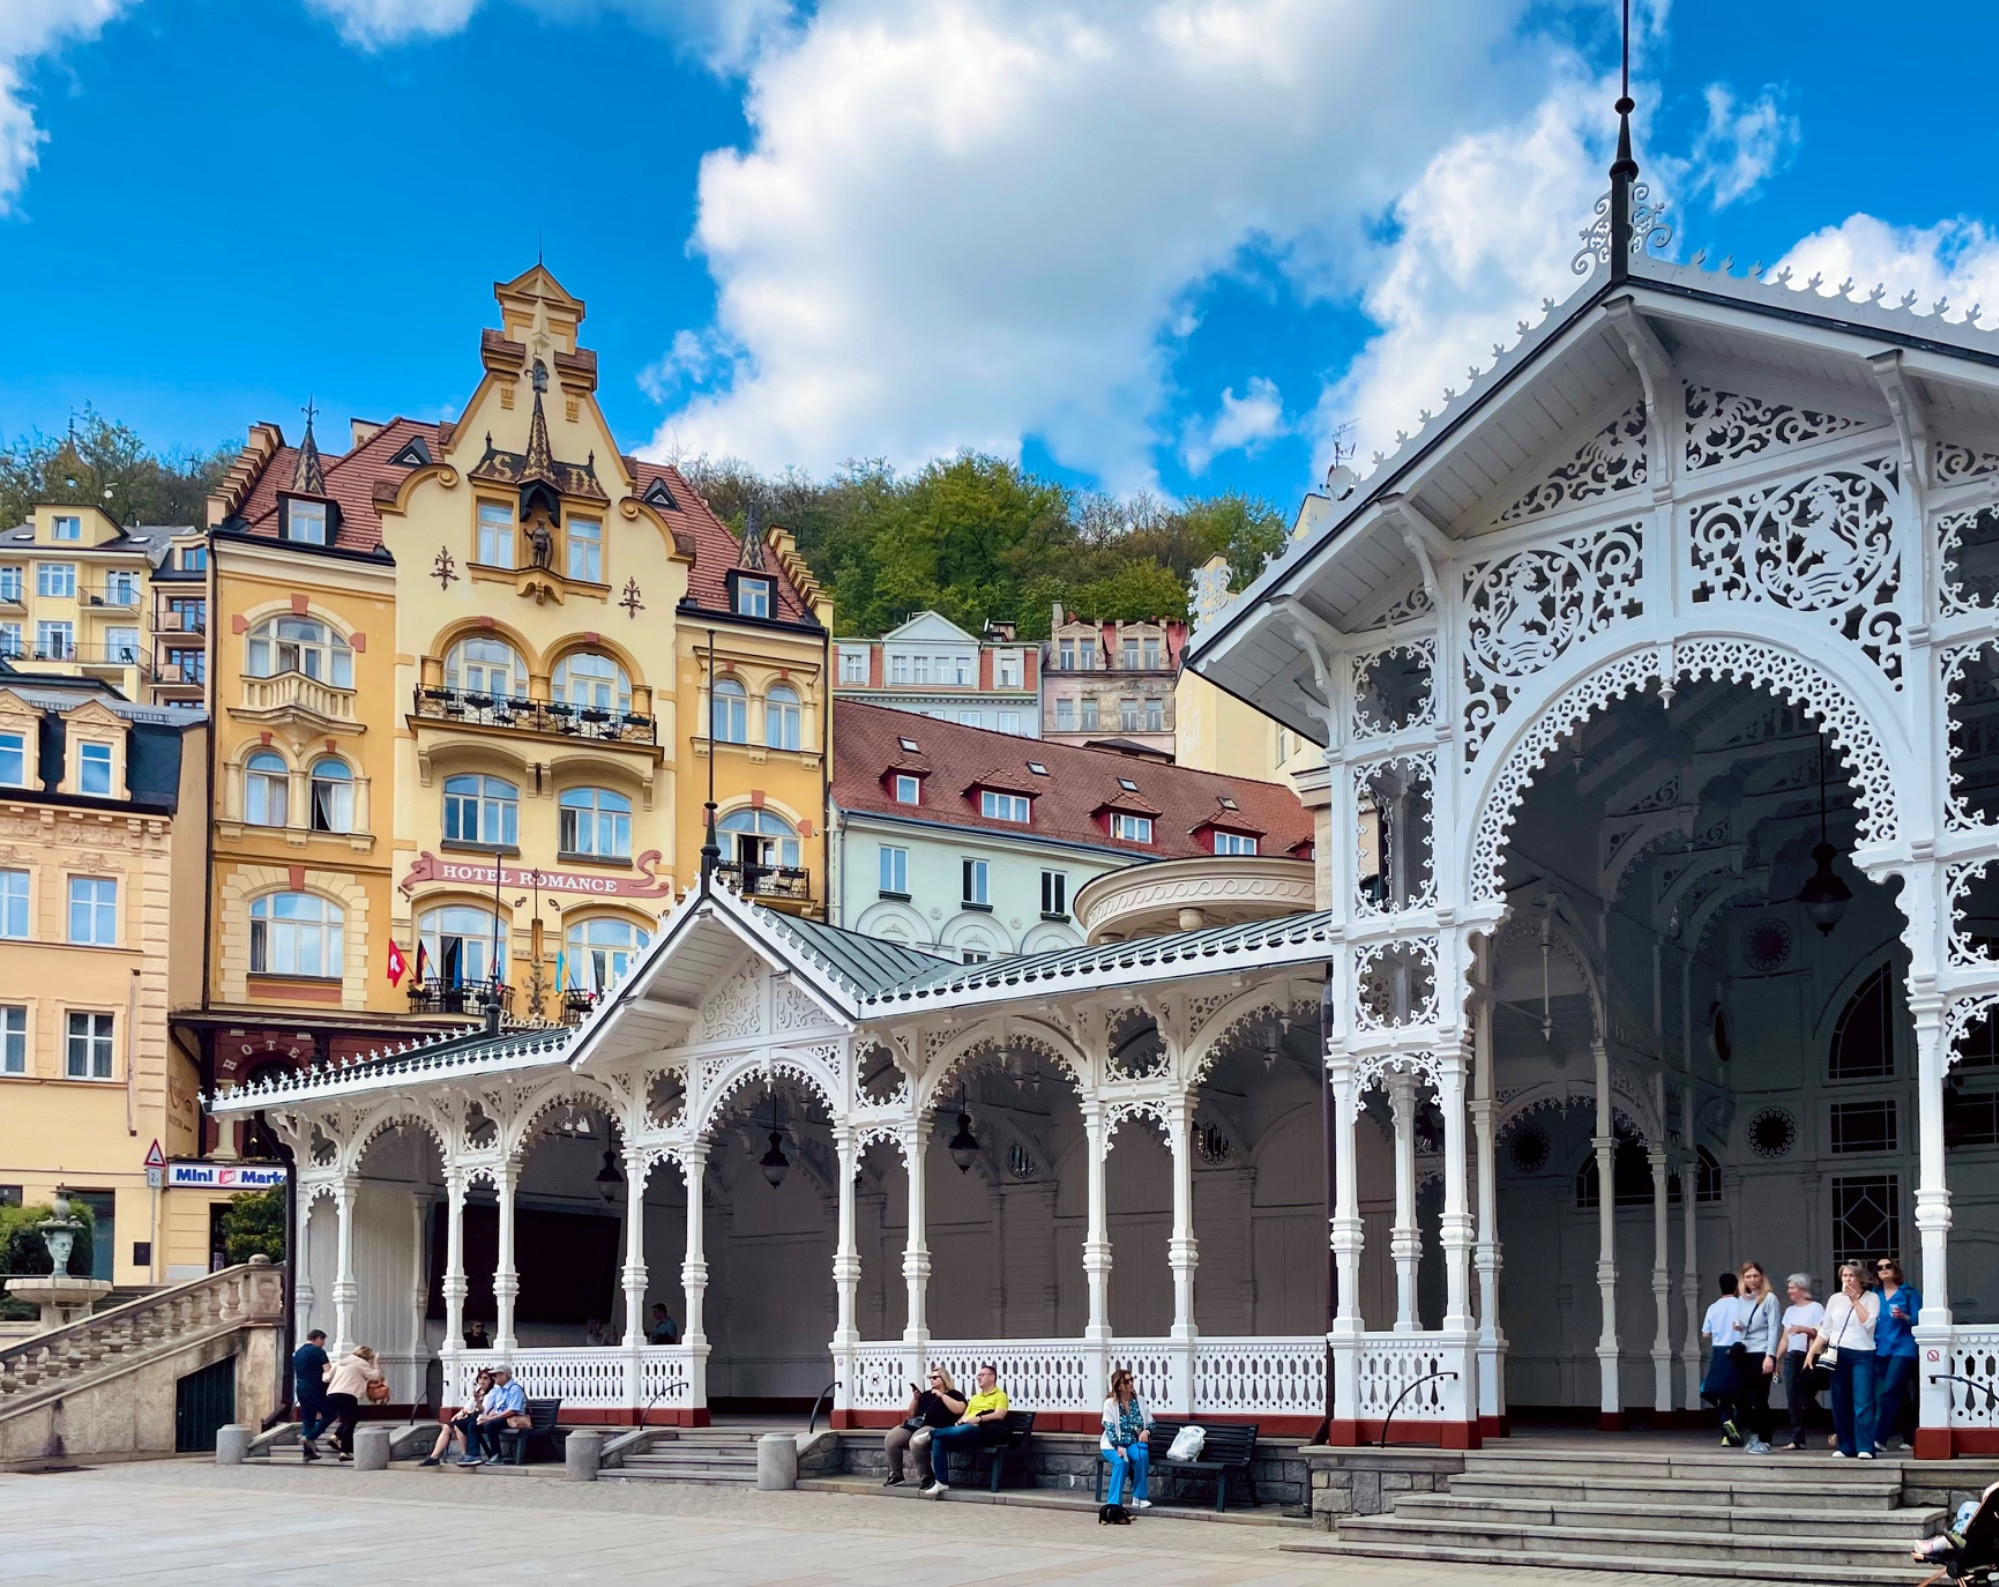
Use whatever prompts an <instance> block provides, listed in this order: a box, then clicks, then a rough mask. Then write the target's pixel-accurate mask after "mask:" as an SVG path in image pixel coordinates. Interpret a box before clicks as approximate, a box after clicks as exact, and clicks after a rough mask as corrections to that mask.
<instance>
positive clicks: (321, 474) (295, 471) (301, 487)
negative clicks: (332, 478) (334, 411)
mask: <svg viewBox="0 0 1999 1587" xmlns="http://www.w3.org/2000/svg"><path fill="white" fill-rule="evenodd" d="M299 412H300V413H302V414H304V415H305V435H304V436H303V437H302V438H301V439H300V441H299V444H298V461H297V462H296V463H294V464H293V465H292V489H293V490H295V491H297V492H298V493H299V494H300V495H301V496H324V495H325V494H326V470H325V467H324V465H323V464H322V463H321V462H320V460H319V443H318V442H317V441H315V440H314V439H313V438H312V421H313V420H314V419H315V418H317V417H318V416H319V405H318V404H317V403H316V402H314V401H313V399H312V398H310V397H307V398H306V399H305V406H304V407H302V408H300V409H299Z"/></svg>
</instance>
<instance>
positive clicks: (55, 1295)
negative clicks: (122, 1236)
mask: <svg viewBox="0 0 1999 1587" xmlns="http://www.w3.org/2000/svg"><path fill="white" fill-rule="evenodd" d="M39 1227H40V1229H41V1231H42V1243H43V1244H44V1245H46V1246H47V1247H48V1248H49V1272H48V1274H47V1276H46V1277H35V1278H10V1279H9V1280H8V1281H7V1293H8V1294H10V1295H12V1296H14V1297H15V1298H16V1299H17V1300H24V1301H26V1302H28V1304H29V1305H31V1306H39V1307H40V1308H41V1309H42V1330H43V1332H47V1331H48V1330H49V1329H51V1328H61V1327H64V1326H66V1325H68V1324H70V1323H73V1322H75V1321H77V1320H78V1319H79V1318H83V1317H88V1316H89V1315H90V1309H91V1307H93V1306H95V1305H96V1304H97V1303H98V1302H99V1301H100V1300H102V1299H103V1298H104V1297H105V1296H106V1295H108V1294H110V1293H111V1286H110V1284H108V1283H106V1282H105V1281H104V1280H103V1279H101V1278H77V1277H74V1276H72V1275H71V1273H70V1270H69V1258H70V1253H71V1252H72V1251H73V1250H75V1249H76V1237H77V1235H78V1234H80V1233H82V1231H83V1225H82V1224H81V1223H79V1222H77V1220H76V1219H75V1218H73V1217H71V1216H70V1206H69V1192H68V1191H66V1190H57V1191H56V1196H55V1202H54V1205H53V1208H52V1216H50V1217H47V1218H44V1219H43V1220H42V1221H41V1224H40V1225H39Z"/></svg>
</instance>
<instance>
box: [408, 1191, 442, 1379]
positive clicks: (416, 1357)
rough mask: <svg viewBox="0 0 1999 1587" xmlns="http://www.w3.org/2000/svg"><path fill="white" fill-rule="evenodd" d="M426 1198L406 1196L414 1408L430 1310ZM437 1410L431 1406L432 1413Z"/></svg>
mask: <svg viewBox="0 0 1999 1587" xmlns="http://www.w3.org/2000/svg"><path fill="white" fill-rule="evenodd" d="M429 1224H430V1197H429V1195H428V1194H423V1195H416V1194H412V1195H411V1196H410V1233H411V1235H412V1236H413V1238H412V1240H411V1243H410V1269H411V1271H410V1347H409V1357H410V1362H411V1370H412V1371H413V1372H414V1373H415V1374H416V1383H415V1386H414V1388H413V1390H412V1392H411V1394H410V1403H411V1404H412V1405H414V1404H415V1403H416V1402H417V1401H418V1400H420V1399H422V1398H423V1388H424V1380H425V1378H426V1377H427V1376H428V1374H427V1373H425V1371H424V1363H425V1362H427V1361H428V1360H429V1359H430V1345H429V1341H428V1340H426V1339H425V1338H424V1332H425V1330H424V1322H425V1317H424V1314H425V1313H426V1312H427V1311H429V1310H430V1264H429V1262H427V1261H425V1260H424V1258H425V1257H426V1256H428V1255H429V1252H428V1251H427V1250H426V1246H427V1245H428V1244H429ZM436 1408H437V1407H435V1406H432V1407H431V1409H432V1410H435V1409H436Z"/></svg>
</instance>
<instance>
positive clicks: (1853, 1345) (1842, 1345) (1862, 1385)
mask: <svg viewBox="0 0 1999 1587" xmlns="http://www.w3.org/2000/svg"><path fill="white" fill-rule="evenodd" d="M1880 1315H1881V1303H1880V1301H1879V1300H1877V1299H1876V1298H1875V1297H1874V1296H1873V1295H1871V1294H1870V1293H1868V1289H1867V1274H1866V1270H1865V1269H1863V1268H1862V1267H1861V1265H1860V1264H1859V1263H1858V1262H1842V1263H1840V1264H1839V1293H1838V1294H1837V1295H1835V1296H1833V1297H1832V1298H1831V1299H1830V1300H1828V1301H1827V1302H1826V1303H1825V1321H1824V1322H1822V1323H1820V1324H1819V1332H1818V1337H1817V1338H1816V1339H1814V1340H1813V1341H1812V1346H1811V1349H1810V1350H1808V1351H1806V1352H1805V1366H1806V1368H1807V1369H1810V1368H1811V1367H1812V1366H1814V1365H1817V1364H1819V1363H1821V1362H1822V1363H1823V1364H1825V1365H1826V1366H1829V1367H1831V1368H1832V1422H1833V1427H1834V1429H1835V1431H1836V1434H1837V1440H1838V1444H1839V1447H1838V1448H1837V1449H1835V1450H1834V1451H1833V1456H1832V1458H1833V1459H1834V1460H1851V1459H1854V1458H1855V1457H1856V1456H1857V1457H1858V1458H1859V1459H1861V1460H1872V1459H1873V1458H1874V1321H1875V1319H1876V1318H1877V1317H1879V1316H1880Z"/></svg>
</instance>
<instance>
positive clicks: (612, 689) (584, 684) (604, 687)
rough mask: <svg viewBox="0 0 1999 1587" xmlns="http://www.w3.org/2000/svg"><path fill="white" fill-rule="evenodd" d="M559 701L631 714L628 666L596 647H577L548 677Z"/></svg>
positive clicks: (592, 708) (584, 708) (582, 709)
mask: <svg viewBox="0 0 1999 1587" xmlns="http://www.w3.org/2000/svg"><path fill="white" fill-rule="evenodd" d="M549 682H550V687H551V690H552V692H553V693H554V696H555V699H556V701H557V703H558V704H561V705H569V706H574V707H575V708H576V709H577V710H579V711H607V712H616V713H617V714H618V715H619V716H628V715H630V713H631V709H632V680H631V679H630V678H628V677H626V676H625V669H624V668H623V667H621V666H619V665H618V664H617V663H616V662H615V661H613V660H612V659H611V658H610V657H609V656H606V655H603V654H602V653H600V652H598V651H595V650H578V651H574V652H572V653H571V654H569V655H567V656H564V657H563V658H562V659H561V660H560V661H558V662H557V663H556V664H555V676H554V677H553V678H552V679H550V680H549Z"/></svg>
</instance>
